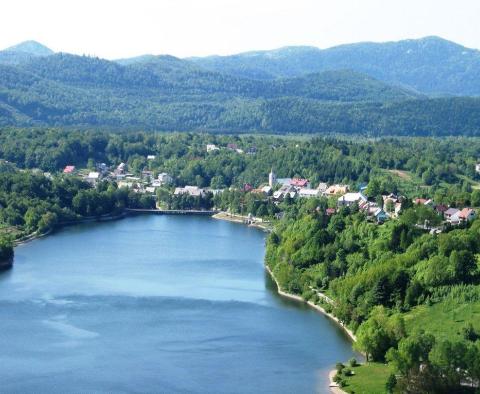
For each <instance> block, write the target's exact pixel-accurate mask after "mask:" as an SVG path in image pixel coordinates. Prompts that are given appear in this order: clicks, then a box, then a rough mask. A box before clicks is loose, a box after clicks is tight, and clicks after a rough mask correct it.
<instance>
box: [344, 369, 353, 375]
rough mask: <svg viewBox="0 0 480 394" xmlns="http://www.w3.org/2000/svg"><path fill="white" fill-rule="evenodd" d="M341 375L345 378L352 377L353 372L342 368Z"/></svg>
mask: <svg viewBox="0 0 480 394" xmlns="http://www.w3.org/2000/svg"><path fill="white" fill-rule="evenodd" d="M342 373H343V375H345V376H352V375H353V371H352V370H351V369H350V368H343V370H342Z"/></svg>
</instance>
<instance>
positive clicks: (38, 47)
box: [4, 40, 55, 56]
mask: <svg viewBox="0 0 480 394" xmlns="http://www.w3.org/2000/svg"><path fill="white" fill-rule="evenodd" d="M4 51H8V52H23V53H28V54H29V55H33V56H48V55H53V54H54V53H55V52H53V51H52V50H51V49H50V48H48V47H46V46H45V45H43V44H40V43H39V42H38V41H33V40H30V41H23V42H21V43H19V44H17V45H13V46H11V47H8V48H6V49H5V50H4Z"/></svg>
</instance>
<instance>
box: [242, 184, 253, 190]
mask: <svg viewBox="0 0 480 394" xmlns="http://www.w3.org/2000/svg"><path fill="white" fill-rule="evenodd" d="M252 190H253V186H252V185H250V183H245V184H244V185H243V191H244V192H251V191H252Z"/></svg>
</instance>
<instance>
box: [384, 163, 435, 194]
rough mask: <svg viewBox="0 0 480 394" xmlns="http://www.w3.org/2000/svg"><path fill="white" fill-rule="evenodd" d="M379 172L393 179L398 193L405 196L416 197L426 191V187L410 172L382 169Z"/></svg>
mask: <svg viewBox="0 0 480 394" xmlns="http://www.w3.org/2000/svg"><path fill="white" fill-rule="evenodd" d="M381 172H382V173H383V174H385V175H390V176H391V177H392V178H393V179H395V181H396V182H397V184H398V188H399V191H400V193H401V194H405V195H406V196H417V195H420V194H421V193H422V192H424V191H425V189H428V186H426V185H425V184H424V183H423V181H422V179H421V178H419V177H418V176H417V175H415V174H414V173H412V172H410V171H399V170H386V169H383V170H381Z"/></svg>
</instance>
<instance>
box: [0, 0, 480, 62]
mask: <svg viewBox="0 0 480 394" xmlns="http://www.w3.org/2000/svg"><path fill="white" fill-rule="evenodd" d="M479 17H480V0H156V1H154V0H135V1H134V0H131V1H130V0H116V1H112V0H11V1H10V0H5V1H2V5H1V7H0V48H4V47H7V46H10V45H13V44H16V43H18V42H20V41H24V40H29V39H33V40H37V41H40V42H42V43H43V44H45V45H47V46H49V47H50V48H52V49H53V50H55V51H64V52H71V53H77V54H89V55H96V56H100V57H105V58H118V57H128V56H135V55H140V54H144V53H153V54H164V53H168V54H172V55H176V56H180V57H184V56H192V55H209V54H231V53H236V52H241V51H247V50H253V49H271V48H278V47H281V46H286V45H313V46H317V47H321V48H325V47H330V46H333V45H338V44H343V43H350V42H356V41H389V40H399V39H404V38H418V37H423V36H428V35H438V36H441V37H444V38H447V39H449V40H452V41H456V42H458V43H461V44H463V45H465V46H468V47H472V48H480V27H479V26H480V23H479Z"/></svg>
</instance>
